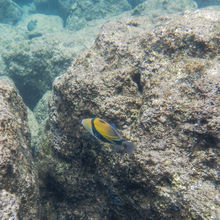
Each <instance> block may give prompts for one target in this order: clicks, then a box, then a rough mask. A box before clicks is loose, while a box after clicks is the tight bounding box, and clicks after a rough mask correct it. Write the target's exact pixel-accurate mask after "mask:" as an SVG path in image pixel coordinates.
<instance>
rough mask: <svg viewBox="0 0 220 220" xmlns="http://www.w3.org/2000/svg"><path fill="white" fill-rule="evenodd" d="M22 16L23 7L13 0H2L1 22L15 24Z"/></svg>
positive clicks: (0, 1) (0, 0)
mask: <svg viewBox="0 0 220 220" xmlns="http://www.w3.org/2000/svg"><path fill="white" fill-rule="evenodd" d="M21 17H22V9H21V8H20V7H19V6H18V5H17V4H16V3H15V2H14V1H12V0H0V22H1V23H7V24H15V23H16V22H17V21H18V20H20V19H21Z"/></svg>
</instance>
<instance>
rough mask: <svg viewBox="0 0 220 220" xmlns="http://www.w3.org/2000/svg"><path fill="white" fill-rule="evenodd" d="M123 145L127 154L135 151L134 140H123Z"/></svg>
mask: <svg viewBox="0 0 220 220" xmlns="http://www.w3.org/2000/svg"><path fill="white" fill-rule="evenodd" d="M123 145H124V146H125V152H126V153H127V154H132V153H133V152H134V149H135V146H134V144H133V143H132V142H129V141H123Z"/></svg>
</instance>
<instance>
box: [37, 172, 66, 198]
mask: <svg viewBox="0 0 220 220" xmlns="http://www.w3.org/2000/svg"><path fill="white" fill-rule="evenodd" d="M43 183H44V186H43V187H41V193H42V194H43V199H51V198H54V199H55V200H56V201H59V202H61V201H63V200H66V198H65V190H64V188H63V186H62V185H61V184H59V183H58V182H57V181H56V179H55V178H54V177H53V176H52V175H51V174H50V173H49V172H48V173H46V174H45V176H44V177H43Z"/></svg>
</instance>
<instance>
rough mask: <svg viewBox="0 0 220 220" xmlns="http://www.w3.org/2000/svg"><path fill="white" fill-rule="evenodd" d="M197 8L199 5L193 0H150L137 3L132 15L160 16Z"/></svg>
mask: <svg viewBox="0 0 220 220" xmlns="http://www.w3.org/2000/svg"><path fill="white" fill-rule="evenodd" d="M196 8H197V5H196V3H195V1H193V0H148V1H144V2H143V3H142V4H139V5H137V7H135V8H134V9H133V10H132V12H131V15H133V16H140V15H141V16H149V17H158V16H161V15H165V14H174V13H178V12H182V11H185V10H192V9H196Z"/></svg>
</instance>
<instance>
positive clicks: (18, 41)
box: [0, 14, 102, 109]
mask: <svg viewBox="0 0 220 220" xmlns="http://www.w3.org/2000/svg"><path fill="white" fill-rule="evenodd" d="M32 21H36V24H35V28H34V29H32V30H30V29H29V30H28V24H30V22H32ZM101 24H102V23H101ZM0 27H2V28H4V30H5V32H4V33H3V34H2V36H0V43H1V44H2V45H4V48H2V54H1V56H2V57H0V74H1V73H2V74H3V73H4V74H6V75H8V76H10V77H11V78H12V79H13V81H14V82H15V85H16V87H17V88H18V89H19V92H20V94H21V95H22V97H23V99H24V102H25V104H27V105H28V107H30V108H31V109H33V108H34V106H35V105H36V103H37V102H38V101H39V99H40V98H41V96H42V95H43V94H44V93H45V92H46V91H47V90H48V89H51V85H52V81H53V80H54V78H55V77H56V76H57V75H59V74H62V73H64V72H65V71H66V69H67V68H68V67H69V65H70V64H71V63H72V61H73V60H74V58H75V56H76V55H77V54H78V53H79V52H82V51H84V50H86V49H87V48H89V47H90V46H91V45H92V44H93V42H94V39H95V36H96V34H97V32H98V31H99V28H100V24H99V25H98V24H97V26H91V27H89V28H88V29H87V30H85V29H82V30H81V31H79V32H70V31H67V30H65V29H63V22H62V19H61V18H59V17H58V16H46V15H40V14H35V15H32V16H29V17H27V18H26V19H24V20H22V21H21V22H20V23H19V24H18V26H17V28H14V29H13V30H12V28H11V27H10V26H7V25H0ZM11 30H12V31H11ZM88 32H89V33H88ZM0 49H1V47H0Z"/></svg>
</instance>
